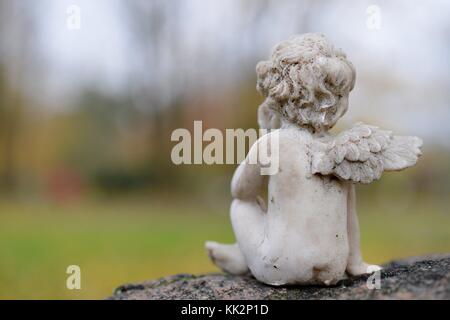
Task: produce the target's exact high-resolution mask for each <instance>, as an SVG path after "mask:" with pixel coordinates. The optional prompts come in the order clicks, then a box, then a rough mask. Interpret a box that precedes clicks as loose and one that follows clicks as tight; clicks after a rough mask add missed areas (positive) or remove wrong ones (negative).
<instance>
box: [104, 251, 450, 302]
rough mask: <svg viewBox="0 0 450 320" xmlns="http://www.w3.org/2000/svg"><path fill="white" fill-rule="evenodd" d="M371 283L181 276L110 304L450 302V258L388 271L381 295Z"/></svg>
mask: <svg viewBox="0 0 450 320" xmlns="http://www.w3.org/2000/svg"><path fill="white" fill-rule="evenodd" d="M367 278H368V275H364V276H358V277H352V278H349V279H345V280H342V281H340V282H339V283H338V284H337V285H336V286H332V287H319V286H306V287H305V286H303V287H301V286H291V287H272V286H268V285H264V284H262V283H259V282H258V281H256V280H255V279H254V278H252V277H239V276H233V275H229V274H222V273H212V274H205V275H197V276H196V275H192V274H177V275H173V276H168V277H164V278H160V279H157V280H151V281H147V282H144V283H141V284H126V285H122V286H120V287H119V288H117V289H116V290H115V292H114V294H113V296H111V297H109V298H108V299H113V300H141V299H145V300H153V299H157V300H167V299H249V300H251V299H294V300H296V299H301V300H303V299H450V254H444V255H433V256H426V257H414V258H409V259H405V260H396V261H392V262H390V263H388V264H386V265H384V269H383V270H382V272H381V288H380V289H379V290H369V289H368V288H367V286H366V281H367Z"/></svg>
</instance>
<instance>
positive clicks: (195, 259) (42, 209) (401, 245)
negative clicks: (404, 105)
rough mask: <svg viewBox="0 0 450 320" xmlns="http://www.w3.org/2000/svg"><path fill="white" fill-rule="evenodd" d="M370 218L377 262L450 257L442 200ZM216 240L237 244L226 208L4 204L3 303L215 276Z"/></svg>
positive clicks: (370, 212)
mask: <svg viewBox="0 0 450 320" xmlns="http://www.w3.org/2000/svg"><path fill="white" fill-rule="evenodd" d="M360 212H361V214H360V223H361V229H362V247H363V252H364V257H365V258H366V260H367V261H368V262H373V263H381V262H384V261H387V260H389V259H392V258H396V257H403V256H409V255H418V254H425V253H431V252H445V251H447V252H448V251H450V215H449V214H448V213H447V212H445V208H444V207H439V206H436V205H435V204H434V203H433V202H432V201H422V202H420V201H418V204H417V203H416V204H414V205H411V206H409V207H406V208H405V207H402V208H401V209H399V208H396V207H395V206H392V207H390V208H380V207H376V206H374V205H373V204H372V201H366V203H364V204H363V205H361V206H360ZM207 239H213V240H218V241H223V242H231V241H233V235H232V232H231V226H230V224H229V219H228V213H227V208H226V206H218V207H216V208H214V209H212V208H210V207H207V206H201V205H195V204H182V203H181V202H179V201H171V202H170V204H166V205H162V204H161V202H160V201H159V202H156V201H150V202H143V201H114V202H109V203H106V202H86V203H83V204H79V205H75V206H74V205H72V206H57V205H49V204H46V203H28V204H27V203H18V202H0V298H1V299H8V298H14V299H16V298H23V299H36V298H44V299H77V298H87V299H91V298H96V299H101V298H104V297H106V296H108V295H110V294H111V293H112V291H113V289H114V288H115V287H117V286H118V285H120V284H123V283H129V282H138V281H143V280H147V279H152V278H156V277H161V276H164V275H169V274H173V273H203V272H209V271H215V270H216V269H215V268H214V266H213V265H212V264H211V263H210V262H209V260H208V258H207V255H206V254H205V252H204V249H203V242H204V241H205V240H207ZM72 264H76V265H79V266H80V267H81V273H82V274H81V276H82V289H81V290H68V289H66V278H67V276H68V275H67V274H66V268H67V266H69V265H72Z"/></svg>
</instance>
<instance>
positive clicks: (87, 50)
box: [37, 0, 450, 145]
mask: <svg viewBox="0 0 450 320" xmlns="http://www.w3.org/2000/svg"><path fill="white" fill-rule="evenodd" d="M327 3H328V2H327ZM123 4H124V2H123V1H120V0H95V1H92V0H58V1H55V0H53V1H52V0H45V1H41V2H39V5H38V6H39V7H38V8H37V10H38V13H39V19H38V24H39V29H40V30H41V32H40V39H39V42H40V44H41V45H40V48H41V51H42V54H43V55H44V57H45V61H46V62H47V63H48V69H47V71H46V72H47V75H48V79H47V82H48V88H49V91H48V92H49V93H50V94H52V92H53V93H56V92H57V93H59V94H61V92H63V93H64V94H65V93H67V92H68V93H70V92H71V91H72V90H74V89H76V88H77V86H78V85H79V84H86V83H95V84H100V85H101V86H102V87H104V88H106V89H112V90H115V89H120V88H123V87H124V86H125V85H126V82H127V79H128V77H129V74H130V72H132V70H130V66H132V65H133V64H132V59H133V54H134V53H133V50H134V47H133V45H132V42H131V38H132V37H131V36H130V28H128V24H127V20H126V15H125V14H124V12H123ZM70 5H76V6H78V7H79V8H80V9H81V29H79V30H69V29H68V28H67V19H68V13H67V12H66V10H67V8H68V7H69V6H70ZM183 6H184V8H183V10H184V15H183V19H186V20H185V21H183V23H184V25H185V26H187V27H186V28H185V30H184V31H183V32H185V35H184V38H186V41H185V42H183V43H184V44H185V46H186V48H185V50H186V55H187V56H188V55H189V52H193V53H195V52H198V51H195V50H198V46H200V45H202V46H203V45H204V43H211V44H212V46H214V44H216V46H217V44H220V49H221V50H222V51H223V50H225V52H227V55H226V56H229V57H230V56H231V57H230V58H229V59H230V61H231V60H232V61H234V62H235V65H236V66H237V68H239V64H240V63H241V64H242V62H241V61H240V60H239V57H240V56H242V55H243V52H244V51H245V52H246V54H248V52H251V54H253V55H254V57H255V58H254V59H255V61H254V62H253V63H254V64H256V62H257V59H261V58H264V57H266V56H268V54H269V49H270V47H272V46H273V45H274V44H276V43H277V42H278V41H280V40H283V39H284V38H286V37H288V36H289V35H291V34H293V33H297V32H298V26H299V23H298V21H297V20H298V17H299V16H300V14H299V10H300V9H301V6H302V4H301V2H300V4H299V2H298V1H279V6H278V7H277V8H276V9H274V10H273V13H272V14H270V15H269V16H268V18H267V19H266V20H264V21H265V25H262V26H261V28H262V30H263V33H262V34H263V37H262V38H258V39H257V38H256V37H257V35H255V36H254V41H253V38H252V37H251V36H250V38H245V39H244V40H242V39H241V38H242V37H243V35H241V34H240V30H241V28H242V25H240V24H238V23H235V22H236V21H237V20H236V19H235V16H236V14H237V13H239V12H240V10H241V9H240V8H241V7H242V2H240V1H238V0H229V1H204V0H192V1H184V2H183ZM327 6H328V7H327V8H326V10H323V9H321V7H320V6H318V8H319V9H318V11H319V12H317V9H314V10H316V11H313V14H314V17H313V19H312V22H310V27H309V28H311V30H307V31H315V32H316V31H317V32H322V33H324V34H325V35H326V36H327V37H328V38H329V39H331V40H332V41H333V42H334V43H335V45H336V46H338V47H341V48H343V49H344V51H345V52H346V53H347V55H348V57H349V58H350V60H351V61H353V63H354V65H355V67H356V70H357V74H358V79H357V85H356V88H355V91H354V94H353V98H352V100H351V103H353V104H355V105H358V106H361V105H364V107H360V108H352V106H350V111H349V114H348V116H347V117H346V119H347V120H348V121H352V120H353V119H356V118H359V117H362V116H364V115H367V116H370V117H371V118H373V117H375V118H376V117H377V116H378V117H380V115H381V116H382V117H384V118H383V119H385V118H389V117H386V115H384V114H383V113H385V112H390V113H391V114H392V117H391V118H392V119H393V121H392V122H396V123H397V124H399V123H400V124H401V123H402V122H404V123H405V124H408V125H410V124H411V123H413V124H414V125H415V126H416V130H418V131H421V132H419V133H418V134H424V135H428V136H433V138H436V137H439V136H442V135H446V137H445V139H443V140H445V141H447V140H449V139H447V137H448V136H450V129H449V128H450V126H448V125H447V123H446V122H447V121H448V120H450V107H449V93H448V91H449V90H448V89H449V83H450V59H449V57H450V39H449V37H450V23H449V21H450V1H445V0H442V1H438V0H435V1H406V0H403V1H353V2H350V1H333V2H332V4H331V5H328V4H327ZM377 10H378V12H379V15H378V12H377ZM374 15H376V17H375V20H373V19H374ZM377 17H379V19H378V18H377ZM374 21H375V22H374ZM243 43H244V44H247V45H246V46H244V45H243ZM212 53H214V50H212V51H210V54H212ZM226 56H225V57H224V59H226ZM209 67H210V66H208V65H206V64H205V68H209ZM197 69H198V68H197ZM197 71H198V70H197ZM203 71H204V70H203ZM238 71H239V69H238V70H237V72H238ZM374 71H376V72H378V73H379V74H383V73H385V74H386V75H389V77H394V78H399V79H401V81H403V82H404V83H409V84H408V86H407V88H409V89H408V92H404V91H400V92H399V93H398V95H396V94H395V93H394V94H393V96H392V97H385V98H384V99H385V100H383V104H384V105H383V106H373V105H370V102H371V101H368V99H370V97H371V93H370V91H369V93H368V92H367V91H368V90H369V88H373V86H369V83H366V82H365V81H372V80H371V79H369V80H366V79H365V77H364V74H370V73H371V72H374ZM149 72H151V70H149ZM192 72H194V70H193V71H192ZM209 73H213V72H211V70H209ZM359 76H360V77H359ZM430 83H434V84H436V86H437V87H438V89H437V94H434V95H433V97H427V96H425V94H424V93H423V92H421V91H420V88H423V87H424V86H425V85H426V86H429V85H430ZM417 88H419V90H418V89H417ZM370 90H372V89H370ZM406 95H407V96H406ZM415 95H416V96H415ZM374 96H375V95H374ZM403 104H410V105H414V104H417V106H419V107H417V106H416V107H415V108H411V109H412V110H409V109H407V110H408V112H407V114H405V112H404V111H405V108H404V107H401V108H400V106H402V105H403ZM430 111H433V112H430ZM436 115H437V116H436ZM388 122H389V121H388ZM445 141H443V143H447V145H449V143H448V142H445Z"/></svg>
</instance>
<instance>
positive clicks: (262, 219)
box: [206, 33, 422, 285]
mask: <svg viewBox="0 0 450 320" xmlns="http://www.w3.org/2000/svg"><path fill="white" fill-rule="evenodd" d="M256 72H257V77H258V78H257V89H258V91H259V92H260V93H262V94H263V95H264V97H265V101H264V102H263V103H262V105H261V106H260V107H259V110H258V122H259V125H260V126H261V127H263V128H271V129H275V128H279V129H277V130H272V131H271V132H269V133H268V134H266V135H263V136H262V137H261V138H259V139H258V141H257V142H256V143H255V144H254V145H253V146H252V147H251V149H250V151H249V153H248V155H247V159H246V160H245V161H243V162H242V163H241V164H240V165H239V167H238V168H237V170H236V172H235V174H234V176H233V179H232V182H231V194H232V197H233V202H232V204H231V222H232V226H233V230H234V233H235V236H236V239H237V243H235V244H219V243H217V242H212V241H208V242H206V249H207V250H208V253H209V256H210V258H211V259H212V261H213V262H214V263H215V264H216V265H217V266H218V267H220V268H221V269H223V270H224V271H226V272H229V273H231V274H236V275H239V274H246V273H248V272H251V274H252V275H253V276H254V277H255V278H256V279H258V280H259V281H261V282H264V283H267V284H270V285H287V284H321V285H322V284H325V285H331V284H335V283H336V282H338V281H339V280H341V279H343V278H345V277H346V274H348V275H360V274H364V273H371V272H374V271H377V270H379V269H380V267H378V266H374V265H369V264H367V263H365V262H364V261H363V259H362V257H361V251H360V243H359V242H360V239H359V225H358V218H357V214H356V205H355V187H354V185H355V184H356V183H364V184H367V183H370V182H372V181H374V180H377V179H379V178H380V176H381V174H382V172H383V171H397V170H402V169H405V168H408V167H411V166H413V165H414V164H415V163H416V162H417V159H418V157H419V156H420V155H421V151H420V148H421V146H422V141H421V139H419V138H417V137H410V136H396V135H393V134H392V133H391V132H390V131H384V130H381V129H378V128H377V127H375V126H370V125H365V124H362V123H358V124H356V125H355V126H354V127H353V128H351V129H350V130H346V131H344V132H342V133H340V134H338V135H337V136H335V135H333V134H331V133H330V132H329V131H328V130H329V129H330V128H332V127H333V126H334V125H335V124H336V122H337V121H338V119H339V118H341V117H342V116H343V115H344V113H345V112H346V111H347V108H348V96H349V93H350V91H351V90H352V89H353V86H354V84H355V69H354V67H353V65H352V64H351V62H350V61H348V60H347V58H346V55H345V54H344V53H343V52H342V51H341V50H340V49H337V48H335V47H334V46H333V45H332V44H331V43H330V42H329V41H328V40H327V39H326V38H325V37H324V36H323V35H321V34H315V33H310V34H304V35H299V36H294V37H292V38H290V39H289V40H287V41H283V42H281V43H280V44H278V45H277V46H276V47H275V48H274V50H273V53H272V56H271V58H270V59H269V60H267V61H261V62H259V63H258V65H257V67H256ZM275 134H276V135H277V139H278V140H277V141H278V148H279V168H278V172H277V173H276V174H274V175H270V176H264V175H262V174H261V171H260V170H259V168H260V166H261V164H260V163H258V162H256V163H253V164H252V163H250V162H249V161H248V158H249V157H251V156H254V154H253V153H255V152H257V151H256V150H257V148H258V147H259V146H265V145H266V144H268V143H269V140H270V139H271V137H272V136H274V135H275ZM264 189H266V190H267V194H268V196H267V201H264V200H263V198H262V194H264V191H262V190H264Z"/></svg>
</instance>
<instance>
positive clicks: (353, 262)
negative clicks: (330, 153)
mask: <svg viewBox="0 0 450 320" xmlns="http://www.w3.org/2000/svg"><path fill="white" fill-rule="evenodd" d="M347 236H348V244H349V255H348V261H347V273H349V274H350V275H360V274H364V273H371V272H374V271H378V270H380V269H381V268H380V267H379V266H376V265H369V264H367V263H365V262H364V261H363V259H362V255H361V247H360V235H359V222H358V215H357V212H356V192H355V185H354V184H349V190H348V197H347Z"/></svg>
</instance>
